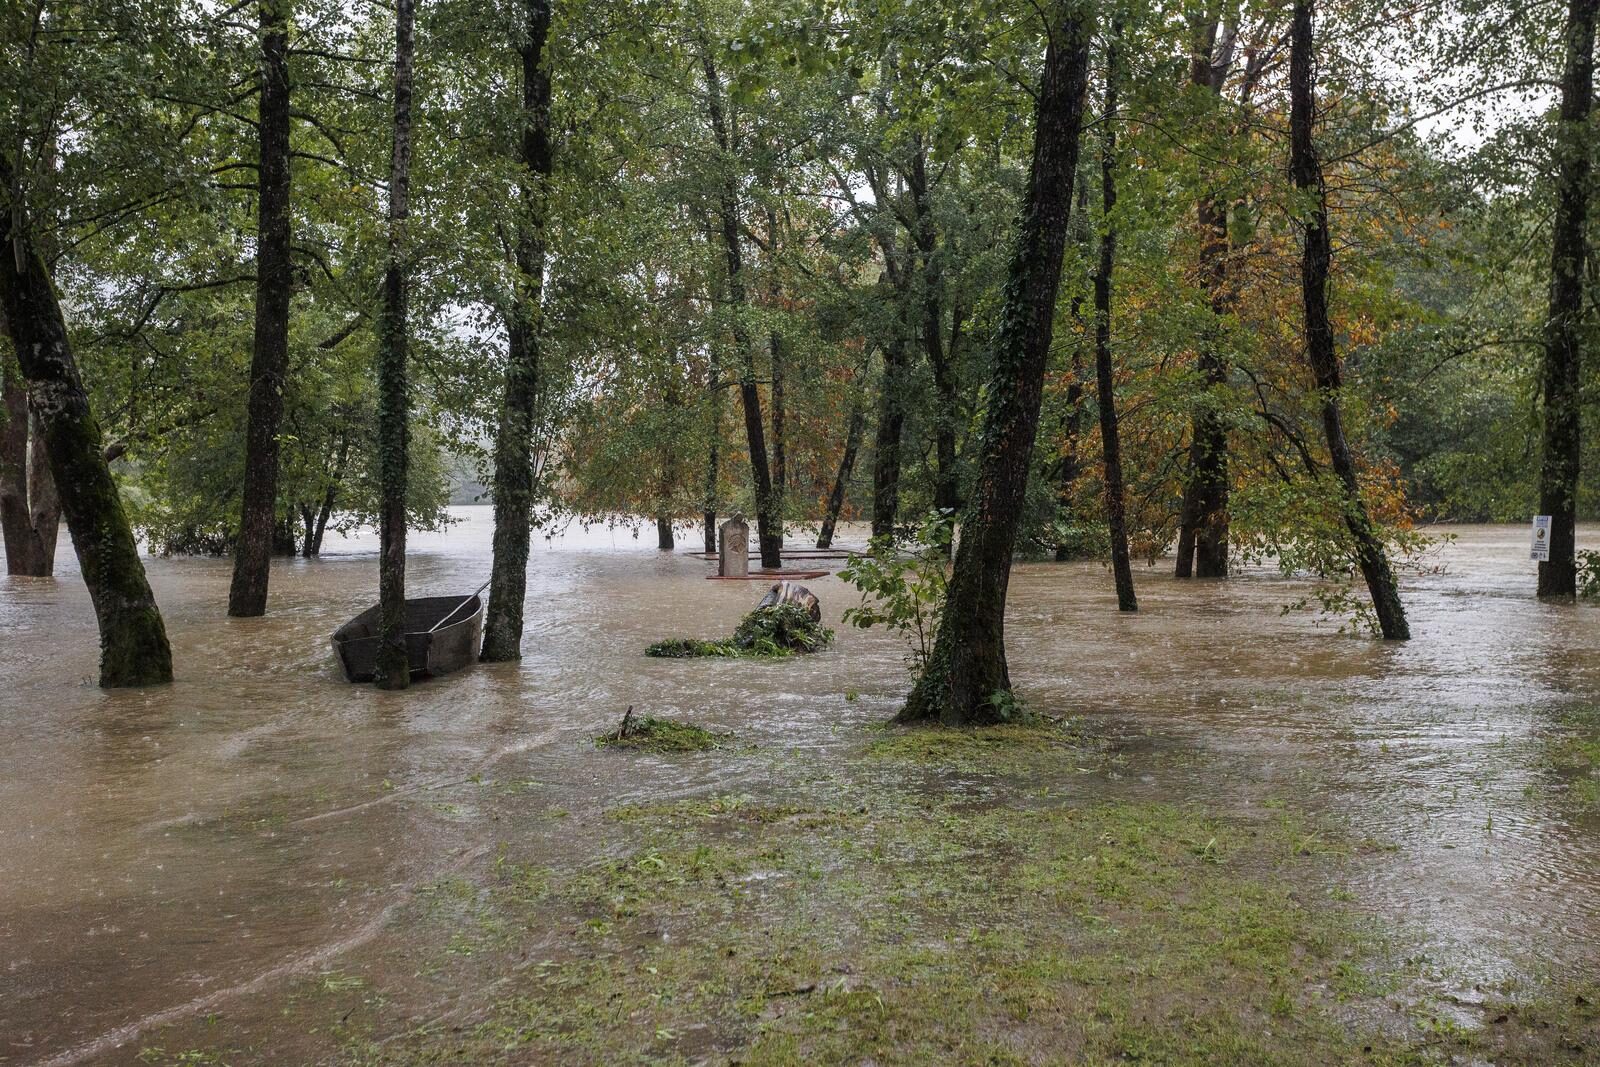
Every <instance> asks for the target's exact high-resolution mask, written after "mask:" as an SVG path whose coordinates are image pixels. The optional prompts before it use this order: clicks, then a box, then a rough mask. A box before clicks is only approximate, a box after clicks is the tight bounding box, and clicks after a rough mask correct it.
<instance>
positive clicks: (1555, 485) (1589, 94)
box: [1538, 0, 1597, 597]
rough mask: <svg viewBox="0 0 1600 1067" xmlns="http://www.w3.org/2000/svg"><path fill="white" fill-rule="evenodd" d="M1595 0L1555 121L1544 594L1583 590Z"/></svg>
mask: <svg viewBox="0 0 1600 1067" xmlns="http://www.w3.org/2000/svg"><path fill="white" fill-rule="evenodd" d="M1596 7H1597V2H1596V0H1571V4H1570V6H1569V7H1568V9H1567V24H1566V38H1565V39H1566V61H1565V65H1564V68H1563V71H1562V77H1561V120H1560V123H1559V125H1558V126H1557V127H1556V173H1557V177H1556V186H1557V193H1556V213H1555V220H1554V222H1553V223H1552V224H1551V231H1552V247H1551V257H1550V314H1549V316H1548V317H1547V318H1546V319H1545V325H1544V367H1543V373H1542V384H1543V387H1544V442H1543V443H1544V457H1543V462H1542V463H1541V464H1540V467H1539V513H1540V514H1541V515H1549V516H1550V558H1549V559H1548V560H1541V561H1540V562H1539V589H1538V591H1539V595H1540V596H1541V597H1563V596H1573V595H1575V594H1576V593H1577V591H1578V572H1577V558H1576V553H1577V530H1576V524H1577V512H1578V509H1577V503H1578V500H1577V497H1578V463H1579V459H1578V457H1579V454H1580V453H1579V447H1578V446H1579V424H1580V421H1581V418H1580V416H1581V400H1580V396H1579V383H1580V372H1581V370H1582V363H1583V349H1582V345H1583V281H1584V277H1583V275H1584V264H1585V261H1586V260H1587V257H1588V241H1587V239H1586V230H1585V227H1586V226H1587V224H1588V214H1589V170H1590V164H1589V153H1590V151H1591V149H1590V143H1591V141H1590V137H1589V132H1588V131H1589V112H1590V109H1591V107H1592V103H1593V98H1594V29H1595V26H1594V24H1595V9H1596Z"/></svg>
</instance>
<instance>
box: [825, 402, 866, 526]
mask: <svg viewBox="0 0 1600 1067" xmlns="http://www.w3.org/2000/svg"><path fill="white" fill-rule="evenodd" d="M866 427H867V409H866V407H865V406H864V405H863V404H862V403H861V402H860V401H859V400H858V401H856V402H855V403H854V404H853V405H852V406H851V408H850V428H849V429H848V430H846V431H845V436H844V455H842V456H840V457H839V473H838V474H836V475H835V476H834V479H833V489H832V491H830V492H829V493H828V510H827V511H826V512H825V513H824V514H823V516H822V529H821V530H819V531H818V532H817V547H818V548H832V547H833V532H834V530H835V529H836V528H837V527H838V525H839V512H840V511H842V510H844V497H845V493H846V492H848V491H849V488H850V473H851V472H852V471H854V470H855V466H856V453H858V452H860V451H861V432H862V431H863V430H865V429H866Z"/></svg>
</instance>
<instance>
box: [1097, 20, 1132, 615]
mask: <svg viewBox="0 0 1600 1067" xmlns="http://www.w3.org/2000/svg"><path fill="white" fill-rule="evenodd" d="M1121 39H1122V23H1121V21H1120V20H1118V21H1114V22H1113V23H1112V25H1111V39H1110V41H1109V42H1108V43H1107V45H1106V95H1105V114H1104V117H1103V118H1102V120H1101V121H1102V122H1103V123H1104V129H1103V130H1102V132H1101V135H1100V198H1101V200H1100V202H1101V209H1102V215H1103V217H1104V219H1105V223H1104V225H1105V233H1104V234H1103V235H1102V236H1101V238H1100V265H1099V268H1098V269H1097V270H1096V271H1095V275H1094V311H1095V317H1094V370H1095V381H1096V383H1097V384H1098V386H1099V391H1100V447H1101V455H1102V457H1103V461H1104V466H1105V487H1106V526H1107V527H1108V529H1109V532H1110V534H1111V572H1112V575H1113V577H1114V579H1115V581H1116V586H1117V608H1118V610H1120V611H1138V610H1139V598H1138V597H1137V596H1136V595H1134V591H1133V563H1132V560H1131V559H1130V558H1129V555H1128V523H1127V505H1126V502H1125V501H1124V499H1123V489H1122V438H1121V433H1120V428H1119V427H1118V425H1117V393H1116V377H1115V375H1114V374H1113V368H1112V365H1111V278H1112V272H1113V270H1114V269H1115V267H1116V261H1117V230H1116V218H1115V216H1114V211H1115V209H1116V206H1117V125H1116V124H1117V79H1118V78H1119V77H1121V69H1120V66H1119V62H1118V61H1119V60H1120V58H1121V57H1120V55H1119V54H1118V48H1119V46H1120V44H1121Z"/></svg>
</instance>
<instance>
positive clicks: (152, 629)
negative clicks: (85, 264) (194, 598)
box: [0, 153, 172, 689]
mask: <svg viewBox="0 0 1600 1067" xmlns="http://www.w3.org/2000/svg"><path fill="white" fill-rule="evenodd" d="M16 188H17V185H16V181H15V177H14V174H13V171H12V163H11V160H10V159H9V158H8V157H7V156H5V155H4V154H3V153H0V190H5V195H7V198H8V199H9V195H11V194H12V190H15V189H16ZM25 218H26V215H25V213H24V210H23V206H22V205H21V204H15V203H6V204H4V205H0V249H3V252H0V310H3V312H4V316H5V320H6V326H7V329H8V330H9V331H10V333H11V339H12V342H13V347H14V348H15V349H16V353H17V364H18V366H19V367H21V369H22V376H23V377H24V378H25V379H26V380H27V382H28V404H29V407H30V408H31V409H32V412H33V417H34V418H36V419H37V420H38V423H39V431H40V437H41V438H42V439H43V443H44V447H45V451H46V454H47V455H48V457H49V461H50V474H51V477H52V478H53V479H54V481H55V485H56V489H57V491H58V492H59V494H60V498H61V510H62V512H63V513H64V514H65V515H66V519H67V528H68V529H69V530H70V531H71V532H72V545H73V548H74V549H76V550H77V553H78V565H79V568H80V570H81V571H82V572H83V581H84V584H85V585H87V586H88V587H89V597H90V599H91V600H92V601H93V602H94V611H95V618H96V621H97V622H98V623H99V626H100V685H101V686H102V687H104V688H108V689H109V688H114V687H119V686H135V685H153V684H157V683H161V682H170V681H172V648H171V646H170V645H169V644H168V643H167V631H166V627H165V626H164V625H163V624H162V621H161V612H160V610H159V609H158V608H157V607H156V599H155V595H154V594H152V593H151V591H150V583H149V582H148V581H147V580H146V578H145V573H144V563H143V562H142V561H141V560H140V559H139V545H138V542H136V541H135V540H134V537H133V530H132V528H131V527H130V526H129V525H128V517H127V515H126V514H125V513H124V512H123V510H122V498H121V497H120V496H118V495H117V483H116V482H115V480H113V479H112V477H111V467H110V465H109V464H108V463H107V462H106V458H105V451H104V450H105V442H104V441H103V440H102V439H101V435H100V425H99V423H97V422H96V421H95V418H94V413H93V412H92V411H91V410H90V409H89V397H88V394H87V393H85V392H84V388H83V380H82V379H81V378H80V377H79V376H78V364H77V361H76V360H75V359H74V358H73V355H72V346H71V343H70V342H69V341H68V339H67V324H66V322H65V321H64V320H63V319H62V317H61V305H60V304H59V303H57V301H56V294H55V288H54V286H53V285H52V284H51V280H50V275H49V272H48V271H47V270H46V269H45V266H44V261H43V260H42V259H40V257H39V252H38V249H37V248H36V247H35V245H34V242H33V238H32V236H31V235H30V234H29V233H28V231H27V229H26V225H25V222H24V220H25Z"/></svg>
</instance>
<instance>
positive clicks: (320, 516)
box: [306, 485, 338, 559]
mask: <svg viewBox="0 0 1600 1067" xmlns="http://www.w3.org/2000/svg"><path fill="white" fill-rule="evenodd" d="M337 495H338V490H337V489H336V488H334V487H333V486H331V485H330V486H328V491H327V492H326V493H324V494H323V495H322V507H320V508H318V509H317V525H316V527H315V529H314V530H313V531H312V534H311V540H310V541H309V542H307V544H306V558H307V559H314V558H317V557H320V556H321V555H322V537H323V535H324V534H326V533H327V532H328V517H329V516H330V515H332V514H333V504H334V500H335V499H336V498H337Z"/></svg>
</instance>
